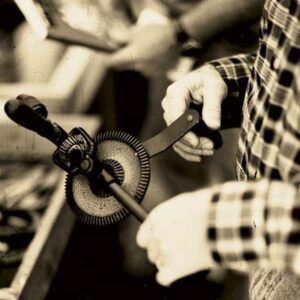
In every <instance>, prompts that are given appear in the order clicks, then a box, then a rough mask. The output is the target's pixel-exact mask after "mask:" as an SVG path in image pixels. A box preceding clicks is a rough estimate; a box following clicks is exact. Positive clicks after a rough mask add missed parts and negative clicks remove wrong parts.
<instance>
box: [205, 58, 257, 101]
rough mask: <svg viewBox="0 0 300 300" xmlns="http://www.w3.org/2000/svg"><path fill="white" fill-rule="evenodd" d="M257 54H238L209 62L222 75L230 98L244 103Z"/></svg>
mask: <svg viewBox="0 0 300 300" xmlns="http://www.w3.org/2000/svg"><path fill="white" fill-rule="evenodd" d="M255 57H256V54H238V55H234V56H229V57H225V58H221V59H217V60H213V61H211V62H209V64H210V65H213V66H214V67H215V68H216V69H217V71H218V72H219V73H220V75H221V76H222V78H223V79H224V81H225V83H226V84H227V88H228V96H231V97H235V98H238V99H239V100H241V101H243V100H244V96H245V92H246V89H247V85H248V81H249V78H250V73H251V70H252V66H253V63H254V60H255Z"/></svg>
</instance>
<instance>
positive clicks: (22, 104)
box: [4, 95, 68, 146]
mask: <svg viewBox="0 0 300 300" xmlns="http://www.w3.org/2000/svg"><path fill="white" fill-rule="evenodd" d="M4 110H5V112H6V114H7V116H8V117H9V118H10V119H12V120H13V121H14V122H16V123H17V124H19V125H21V126H22V127H25V128H27V129H29V130H32V131H34V132H36V133H37V134H39V135H40V136H42V137H44V138H46V139H48V140H49V141H51V142H52V143H53V144H55V145H56V146H59V145H60V144H61V143H62V142H63V141H64V140H65V139H66V138H67V136H68V134H67V133H66V132H65V130H64V129H62V128H61V127H60V126H59V125H57V124H55V123H53V122H51V121H50V120H48V119H47V115H48V112H47V109H46V107H45V106H44V105H43V104H42V103H40V102H39V101H38V100H37V99H35V98H34V97H32V96H27V95H19V96H18V97H17V98H15V99H12V100H9V101H7V102H6V104H5V107H4Z"/></svg>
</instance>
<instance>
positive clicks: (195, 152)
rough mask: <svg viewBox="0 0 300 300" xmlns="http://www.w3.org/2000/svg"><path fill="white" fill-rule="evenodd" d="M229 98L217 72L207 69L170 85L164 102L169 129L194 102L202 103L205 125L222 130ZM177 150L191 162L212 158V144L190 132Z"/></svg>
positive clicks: (178, 144)
mask: <svg viewBox="0 0 300 300" xmlns="http://www.w3.org/2000/svg"><path fill="white" fill-rule="evenodd" d="M226 96H227V86H226V83H225V82H224V80H223V79H222V77H221V75H220V74H219V73H218V71H217V70H216V69H215V68H214V67H213V66H211V65H204V66H202V67H201V68H199V69H198V70H195V71H193V72H191V73H189V74H187V75H186V76H184V77H182V79H180V80H179V81H176V82H175V83H173V84H172V85H170V86H169V87H168V89H167V93H166V96H165V98H164V99H163V101H162V108H163V110H164V119H165V121H166V123H167V125H170V124H171V123H172V122H174V121H175V120H176V119H177V118H178V117H180V116H181V115H182V114H183V113H184V112H185V111H186V109H187V108H188V107H189V106H190V104H191V102H193V103H195V104H199V103H203V110H202V117H203V120H204V122H205V123H206V125H207V126H208V127H210V128H212V129H219V128H220V125H221V124H220V123H221V104H222V101H223V100H224V99H225V98H226ZM173 148H174V150H175V151H176V152H177V153H178V154H179V155H180V156H182V157H183V158H184V159H186V160H189V161H196V162H199V161H201V156H208V155H213V153H214V151H213V142H212V141H211V140H209V139H208V138H205V137H199V136H197V135H196V134H195V133H193V132H188V133H187V134H186V135H185V136H184V137H183V138H182V139H181V140H180V141H178V142H177V143H176V144H175V145H174V146H173Z"/></svg>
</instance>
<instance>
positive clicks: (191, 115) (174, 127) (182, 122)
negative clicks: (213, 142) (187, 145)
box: [143, 108, 200, 157]
mask: <svg viewBox="0 0 300 300" xmlns="http://www.w3.org/2000/svg"><path fill="white" fill-rule="evenodd" d="M199 120H200V116H199V113H198V111H197V110H195V109H191V108H190V109H188V110H187V111H186V112H185V113H184V114H183V115H181V116H180V117H179V118H178V119H177V120H176V121H175V122H173V123H172V124H171V125H170V126H168V127H167V128H166V129H164V130H163V131H162V132H160V133H159V134H157V135H155V136H154V137H152V138H150V139H149V140H147V141H145V142H143V145H144V147H145V149H146V150H147V152H148V154H149V156H150V157H153V156H155V155H157V154H159V153H161V152H163V151H165V150H167V149H168V148H169V147H171V146H172V145H173V144H174V143H175V142H177V141H178V140H179V139H180V138H182V137H183V136H184V135H185V134H186V133H187V132H188V131H190V130H191V129H192V128H193V127H194V126H195V125H196V124H198V123H199Z"/></svg>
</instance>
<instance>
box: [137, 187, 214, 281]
mask: <svg viewBox="0 0 300 300" xmlns="http://www.w3.org/2000/svg"><path fill="white" fill-rule="evenodd" d="M210 197H211V190H210V189H205V190H201V191H196V192H192V193H185V194H181V195H179V196H176V197H174V198H172V199H170V200H169V201H166V202H164V203H162V204H160V205H158V206H157V207H156V208H155V209H154V210H152V211H151V213H150V214H149V216H148V217H147V219H146V221H145V222H144V223H143V224H142V225H141V227H140V229H139V232H138V234H137V243H138V245H139V246H140V247H142V248H145V249H147V254H148V258H149V260H150V261H151V262H152V263H154V264H155V265H156V266H157V268H158V273H157V276H156V279H157V281H158V283H160V284H161V285H164V286H167V285H170V284H171V283H172V282H174V281H175V280H177V279H180V278H182V277H184V276H187V275H190V274H193V273H195V272H198V271H201V270H207V269H210V268H212V267H213V266H214V262H213V259H212V257H211V254H210V250H209V248H208V242H207V237H206V230H207V216H208V209H209V203H210Z"/></svg>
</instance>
